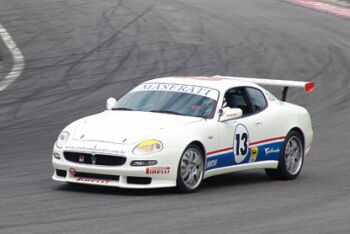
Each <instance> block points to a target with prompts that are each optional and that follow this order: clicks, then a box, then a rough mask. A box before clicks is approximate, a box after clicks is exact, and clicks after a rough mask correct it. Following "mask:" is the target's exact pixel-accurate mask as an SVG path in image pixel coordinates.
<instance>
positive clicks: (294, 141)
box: [285, 137, 303, 175]
mask: <svg viewBox="0 0 350 234" xmlns="http://www.w3.org/2000/svg"><path fill="white" fill-rule="evenodd" d="M285 162H286V168H287V170H288V172H289V173H290V174H291V175H296V174H298V173H299V171H300V169H301V166H302V163H303V150H302V144H301V142H300V139H299V138H297V137H291V138H290V139H289V140H288V142H287V146H286V149H285Z"/></svg>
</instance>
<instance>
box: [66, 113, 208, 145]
mask: <svg viewBox="0 0 350 234" xmlns="http://www.w3.org/2000/svg"><path fill="white" fill-rule="evenodd" d="M200 120H201V118H196V117H188V116H179V115H171V114H160V113H151V112H139V111H104V112H102V113H100V114H97V115H93V116H89V117H87V118H84V119H82V120H81V121H80V122H79V123H78V124H77V128H76V130H75V132H74V134H73V138H74V140H81V141H99V142H109V143H116V144H134V143H136V142H138V141H141V140H143V139H145V138H146V137H148V136H150V137H152V134H154V133H156V132H158V131H160V130H166V129H169V128H173V127H177V126H181V125H186V124H189V123H193V122H198V121H200Z"/></svg>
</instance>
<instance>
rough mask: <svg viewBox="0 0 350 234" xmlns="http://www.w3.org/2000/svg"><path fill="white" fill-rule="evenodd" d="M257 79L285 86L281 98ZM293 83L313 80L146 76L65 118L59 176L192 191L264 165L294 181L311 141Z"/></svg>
mask: <svg viewBox="0 0 350 234" xmlns="http://www.w3.org/2000/svg"><path fill="white" fill-rule="evenodd" d="M260 85H263V86H264V85H272V86H281V87H283V96H282V101H281V100H279V99H277V98H276V97H275V96H274V95H272V94H271V93H270V92H269V91H267V90H266V89H264V88H262V87H261V86H260ZM289 87H302V88H304V90H305V91H306V92H311V91H313V89H314V83H313V82H300V81H284V80H269V79H254V78H243V77H223V76H213V77H168V78H158V79H153V80H149V81H146V82H144V83H142V84H140V85H138V86H137V87H135V88H134V89H132V90H131V91H130V92H129V93H127V94H126V95H125V96H124V97H122V98H121V99H120V100H119V101H117V100H116V99H114V98H109V99H108V100H107V110H106V111H103V112H102V113H98V114H95V115H92V116H88V117H85V118H82V119H79V120H77V121H75V122H73V123H71V124H69V125H68V126H67V127H66V128H64V129H63V131H62V132H61V133H60V134H59V136H58V139H57V141H56V143H55V144H54V149H53V154H52V164H53V168H54V174H53V177H52V179H53V180H55V181H61V182H68V183H80V184H91V185H103V186H115V187H122V188H161V187H177V189H178V190H179V191H180V192H194V191H196V190H197V189H198V188H199V187H200V185H201V183H202V181H203V179H205V178H208V177H210V176H214V175H219V174H223V173H230V172H235V171H241V170H248V169H257V168H262V169H265V171H266V174H267V175H268V176H269V177H271V178H273V179H282V180H290V179H295V178H296V177H297V176H298V174H299V173H300V171H301V169H302V166H303V162H304V156H305V155H306V154H307V153H308V152H309V151H310V146H311V143H312V138H313V130H312V125H311V119H310V115H309V113H308V111H307V110H306V109H304V108H303V107H300V106H297V105H294V104H290V103H287V102H285V100H286V96H287V91H288V88H289Z"/></svg>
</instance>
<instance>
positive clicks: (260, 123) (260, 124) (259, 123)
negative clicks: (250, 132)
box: [255, 121, 263, 127]
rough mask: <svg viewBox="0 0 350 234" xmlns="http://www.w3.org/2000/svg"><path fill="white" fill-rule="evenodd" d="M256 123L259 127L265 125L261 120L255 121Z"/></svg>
mask: <svg viewBox="0 0 350 234" xmlns="http://www.w3.org/2000/svg"><path fill="white" fill-rule="evenodd" d="M255 125H256V126H257V127H260V126H262V125H263V123H262V122H260V121H257V122H255Z"/></svg>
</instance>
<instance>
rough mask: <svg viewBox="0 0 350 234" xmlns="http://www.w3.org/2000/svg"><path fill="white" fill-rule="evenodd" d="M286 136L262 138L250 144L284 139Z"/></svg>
mask: <svg viewBox="0 0 350 234" xmlns="http://www.w3.org/2000/svg"><path fill="white" fill-rule="evenodd" d="M284 138H285V137H275V138H270V139H266V140H262V141H256V142H251V143H250V144H249V145H257V144H260V143H265V142H268V141H277V140H284Z"/></svg>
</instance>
